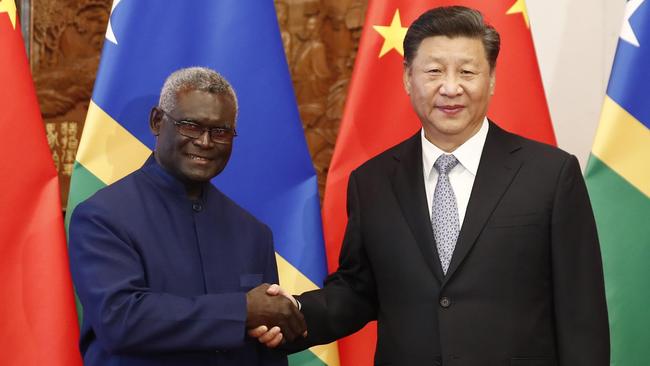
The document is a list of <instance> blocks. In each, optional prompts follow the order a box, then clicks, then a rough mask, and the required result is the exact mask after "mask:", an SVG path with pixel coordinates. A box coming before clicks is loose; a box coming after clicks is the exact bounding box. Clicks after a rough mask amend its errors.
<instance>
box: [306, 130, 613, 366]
mask: <svg viewBox="0 0 650 366" xmlns="http://www.w3.org/2000/svg"><path fill="white" fill-rule="evenodd" d="M348 217H349V219H348V225H347V228H346V233H345V238H344V242H343V247H342V250H341V255H340V263H339V269H338V270H337V271H336V272H335V273H333V274H332V275H331V276H330V277H329V278H328V279H327V281H326V284H325V286H324V288H323V289H321V290H317V291H312V292H308V293H305V294H303V295H302V296H300V297H299V300H300V301H301V303H302V311H303V313H304V314H305V317H306V320H307V324H308V328H309V337H308V339H307V340H306V341H305V342H302V343H301V344H299V345H295V346H296V347H299V348H301V347H306V346H308V345H312V344H320V343H328V342H331V341H333V340H335V339H338V338H340V337H343V336H345V335H348V334H350V333H353V332H355V331H357V330H358V329H360V328H361V327H362V326H363V325H364V324H366V323H367V322H368V321H370V320H373V319H377V320H378V330H377V332H378V339H377V350H376V354H375V364H377V365H401V366H402V365H435V364H441V363H442V364H443V365H445V366H448V365H450V366H451V365H458V366H460V365H477V366H478V365H480V366H491V365H494V366H496V365H499V366H502V365H519V366H524V365H528V366H547V365H548V366H550V365H561V366H581V365H584V366H600V365H603V366H605V365H609V330H608V322H607V309H606V303H605V294H604V285H603V274H602V264H601V257H600V250H599V245H598V238H597V234H596V227H595V223H594V218H593V214H592V210H591V205H590V203H589V198H588V196H587V191H586V188H585V184H584V181H583V178H582V174H581V172H580V168H579V165H578V161H577V160H576V158H575V157H574V156H572V155H569V154H567V153H565V152H563V151H561V150H559V149H557V148H554V147H551V146H547V145H544V144H540V143H537V142H533V141H531V140H527V139H524V138H522V137H519V136H516V135H513V134H510V133H508V132H506V131H504V130H502V129H500V128H499V127H497V126H496V125H495V124H493V123H490V128H489V132H488V136H487V139H486V142H485V146H484V148H483V153H482V156H481V161H480V164H479V168H478V171H477V175H476V178H475V181H474V186H473V189H472V193H471V197H470V200H469V204H468V207H467V213H466V216H465V220H464V222H463V224H462V227H461V231H460V235H459V238H458V242H457V245H456V248H455V251H454V254H453V258H452V260H451V264H450V267H449V270H448V272H447V275H446V276H444V275H443V273H442V269H441V266H440V261H439V260H438V255H437V253H436V244H435V242H434V239H433V232H432V228H431V222H430V219H429V213H428V209H427V199H426V197H425V189H424V182H423V173H422V145H421V140H420V133H419V132H418V133H417V134H416V135H414V136H413V137H411V138H409V139H408V140H406V141H404V142H402V143H401V144H399V145H397V146H395V147H393V148H391V149H389V150H387V151H386V152H384V153H382V154H380V155H379V156H377V157H375V158H373V159H371V160H369V161H368V162H366V163H365V164H363V165H362V166H361V167H359V168H358V169H357V170H355V171H354V172H353V173H352V174H351V176H350V182H349V186H348Z"/></svg>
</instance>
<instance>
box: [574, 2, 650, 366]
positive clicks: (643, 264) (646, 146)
mask: <svg viewBox="0 0 650 366" xmlns="http://www.w3.org/2000/svg"><path fill="white" fill-rule="evenodd" d="M626 7H627V9H626V10H627V11H626V17H625V19H624V22H623V27H622V30H621V34H620V39H619V41H618V46H617V49H616V55H615V56H614V65H613V67H612V73H611V75H610V79H609V84H608V86H607V95H606V96H605V102H604V103H603V109H602V112H601V117H600V123H599V126H598V130H597V131H596V137H595V139H594V145H593V147H592V150H591V155H590V157H589V162H588V164H587V169H586V171H585V180H586V182H587V187H588V189H589V195H590V198H591V203H592V206H593V209H594V216H595V217H596V224H597V226H598V236H599V239H600V248H601V252H602V256H603V267H604V275H605V290H606V294H607V306H608V312H609V327H610V338H611V364H612V365H648V364H650V351H649V350H648V347H647V340H648V339H650V316H649V315H648V311H647V309H648V308H649V307H650V293H649V292H648V285H647V279H648V278H649V277H650V266H648V263H650V239H649V238H650V226H649V225H648V222H650V219H649V218H650V168H649V166H650V165H649V164H648V161H650V105H648V102H647V99H648V98H647V96H648V95H650V72H648V70H647V65H648V64H649V63H650V4H648V2H644V1H643V0H640V1H639V0H632V1H628V2H627V5H626Z"/></svg>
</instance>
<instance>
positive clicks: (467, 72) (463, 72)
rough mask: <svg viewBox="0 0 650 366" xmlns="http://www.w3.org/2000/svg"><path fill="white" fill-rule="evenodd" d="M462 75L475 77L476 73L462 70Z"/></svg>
mask: <svg viewBox="0 0 650 366" xmlns="http://www.w3.org/2000/svg"><path fill="white" fill-rule="evenodd" d="M460 73H461V74H462V75H474V74H475V73H474V72H473V71H472V70H461V71H460Z"/></svg>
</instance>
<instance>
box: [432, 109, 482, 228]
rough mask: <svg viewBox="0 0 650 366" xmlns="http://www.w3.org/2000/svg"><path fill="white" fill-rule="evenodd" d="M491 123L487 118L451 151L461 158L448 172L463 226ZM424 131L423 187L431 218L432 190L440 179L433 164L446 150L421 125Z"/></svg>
mask: <svg viewBox="0 0 650 366" xmlns="http://www.w3.org/2000/svg"><path fill="white" fill-rule="evenodd" d="M489 126H490V125H489V123H488V121H487V118H485V119H484V120H483V125H482V126H481V129H480V130H479V131H478V132H477V133H476V134H475V135H474V136H472V137H470V139H469V140H467V141H465V142H464V143H463V144H462V145H460V146H459V147H458V148H456V150H454V151H453V152H452V154H454V156H455V157H456V159H457V160H458V164H457V165H456V166H455V167H454V168H453V169H452V170H451V171H450V172H449V183H451V188H452V189H453V190H454V195H455V196H456V205H457V207H458V223H459V224H460V226H461V227H462V226H463V220H464V219H465V212H466V211H467V204H468V203H469V196H470V195H471V193H472V186H473V185H474V178H475V177H476V171H477V170H478V164H479V162H480V161H481V154H482V153H483V145H485V139H486V138H487V133H488V129H489ZM421 135H422V164H423V166H422V171H423V172H424V188H425V189H426V192H427V202H428V204H429V218H430V219H431V217H432V212H431V209H432V207H431V206H432V204H433V192H434V191H435V189H436V183H437V181H438V171H437V170H435V169H433V164H434V163H435V162H436V160H437V159H438V157H439V156H440V155H442V154H444V153H445V152H444V151H442V150H441V149H440V148H439V147H437V146H436V145H434V144H432V143H431V142H430V141H429V140H427V139H426V138H425V137H424V129H422V131H421Z"/></svg>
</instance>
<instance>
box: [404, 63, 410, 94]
mask: <svg viewBox="0 0 650 366" xmlns="http://www.w3.org/2000/svg"><path fill="white" fill-rule="evenodd" d="M402 81H403V82H404V90H405V91H406V94H407V95H411V67H409V66H407V65H406V64H404V73H403V74H402Z"/></svg>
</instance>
